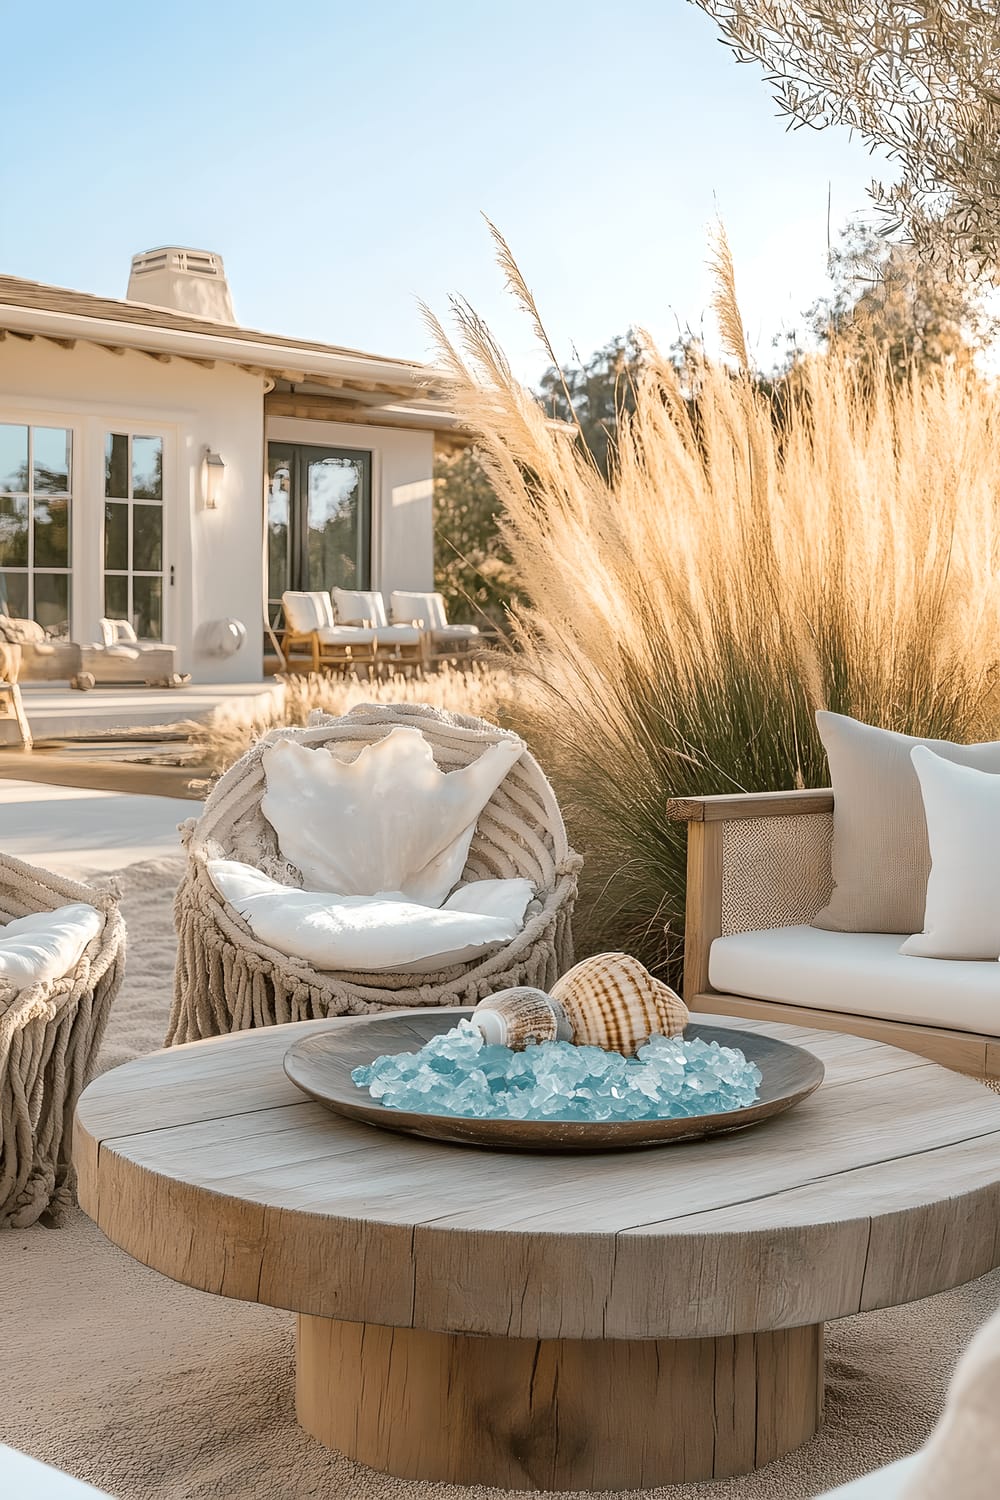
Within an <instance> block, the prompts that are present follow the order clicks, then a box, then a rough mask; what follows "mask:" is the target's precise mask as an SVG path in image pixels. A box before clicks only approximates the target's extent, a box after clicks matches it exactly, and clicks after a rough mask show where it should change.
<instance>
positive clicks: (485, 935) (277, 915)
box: [208, 859, 533, 973]
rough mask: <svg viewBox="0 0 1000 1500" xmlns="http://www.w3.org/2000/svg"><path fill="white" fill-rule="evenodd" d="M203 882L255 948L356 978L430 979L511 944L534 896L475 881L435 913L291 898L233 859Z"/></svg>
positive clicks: (380, 901) (527, 886)
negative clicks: (239, 921)
mask: <svg viewBox="0 0 1000 1500" xmlns="http://www.w3.org/2000/svg"><path fill="white" fill-rule="evenodd" d="M208 874H209V878H210V879H211V881H212V884H213V885H214V886H215V888H216V890H217V891H218V892H219V894H220V896H222V897H224V899H225V900H226V901H228V902H229V904H230V906H233V907H235V909H236V910H237V911H238V912H239V914H240V916H241V917H242V918H243V919H244V921H245V922H246V923H247V924H248V926H249V927H250V930H251V932H252V933H253V934H254V936H255V937H257V938H259V939H260V940H261V942H262V943H267V944H268V946H269V947H271V948H275V949H277V951H278V952H279V953H286V954H288V956H289V957H290V958H298V959H302V960H303V961H304V962H306V963H308V964H310V965H312V967H313V968H315V969H334V970H339V969H347V970H356V971H358V972H360V973H376V972H379V971H381V970H393V971H402V972H410V973H433V972H434V971H435V970H437V969H444V968H447V967H448V965H449V964H458V963H465V962H467V961H468V960H469V959H470V958H478V957H479V955H480V954H482V953H485V952H486V951H487V950H488V949H489V948H493V947H496V946H497V944H499V943H509V942H510V941H511V940H512V939H513V938H515V937H516V936H517V934H518V933H519V932H520V931H521V928H522V927H523V926H524V913H525V911H526V910H527V907H528V903H529V901H530V900H531V898H532V895H533V891H532V886H531V882H530V881H528V880H477V881H474V882H473V883H471V884H469V885H466V886H462V887H461V888H460V889H459V890H457V891H456V892H455V893H454V895H453V896H452V897H451V898H450V899H449V901H447V902H446V904H445V905H444V907H442V908H440V909H436V908H432V907H427V906H418V905H416V904H414V903H413V902H411V901H404V900H402V899H397V900H393V899H392V898H391V897H385V896H381V897H365V896H335V895H333V894H331V893H330V892H329V891H299V890H294V889H293V888H292V887H290V886H287V885H279V884H278V882H277V881H275V880H272V879H271V877H270V876H269V875H264V874H263V873H262V872H261V871H260V870H257V869H255V868H254V867H253V865H245V864H241V863H239V861H237V860H232V859H210V860H209V861H208Z"/></svg>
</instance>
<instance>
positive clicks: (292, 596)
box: [281, 589, 335, 635]
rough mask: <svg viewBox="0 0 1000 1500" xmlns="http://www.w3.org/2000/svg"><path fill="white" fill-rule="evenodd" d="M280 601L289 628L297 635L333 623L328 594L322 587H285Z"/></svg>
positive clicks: (308, 632) (331, 606) (331, 607)
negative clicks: (307, 588)
mask: <svg viewBox="0 0 1000 1500" xmlns="http://www.w3.org/2000/svg"><path fill="white" fill-rule="evenodd" d="M281 602H282V604H283V605H284V607H285V620H286V621H287V623H288V626H289V628H290V629H291V630H293V631H295V632H297V633H298V634H299V635H309V634H310V632H311V631H313V630H320V629H321V628H322V627H323V626H324V625H333V624H334V623H335V621H334V618H333V605H332V603H331V602H330V595H329V594H328V593H326V592H325V590H323V589H313V590H298V589H286V591H285V592H284V593H283V594H282V596H281Z"/></svg>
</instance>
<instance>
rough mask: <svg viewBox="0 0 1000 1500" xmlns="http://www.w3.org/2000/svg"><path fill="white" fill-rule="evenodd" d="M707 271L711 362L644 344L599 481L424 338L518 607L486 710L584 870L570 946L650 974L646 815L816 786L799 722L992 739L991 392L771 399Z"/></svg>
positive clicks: (507, 372)
mask: <svg viewBox="0 0 1000 1500" xmlns="http://www.w3.org/2000/svg"><path fill="white" fill-rule="evenodd" d="M499 243H500V250H501V262H502V264H503V266H504V269H505V270H506V272H507V277H508V281H509V284H510V285H511V287H512V289H513V290H514V292H515V295H516V296H517V297H518V298H519V300H520V301H521V302H522V304H523V305H524V307H525V309H526V311H527V312H528V313H529V315H530V316H531V317H532V318H533V319H534V321H535V325H536V330H537V331H539V332H543V330H542V329H541V325H540V324H539V322H538V315H537V311H536V309H535V306H534V303H533V301H532V299H531V296H530V293H529V292H528V290H527V288H526V287H525V285H524V283H523V281H522V280H521V278H520V275H519V273H518V271H517V268H516V266H515V265H514V264H513V262H512V261H511V260H510V258H509V254H508V252H507V251H506V247H504V246H503V244H502V241H501V242H499ZM716 272H717V277H718V293H717V311H718V313H719V321H720V326H721V327H722V330H723V334H724V338H725V341H726V345H727V348H728V350H729V352H730V354H731V356H732V357H733V364H728V363H712V362H709V361H707V360H704V359H697V360H695V362H694V363H693V365H691V366H690V367H689V368H688V369H687V370H686V371H685V372H683V373H679V372H678V370H677V369H675V368H674V366H673V365H672V364H671V363H670V362H669V361H668V360H667V359H665V358H664V357H663V356H662V355H661V354H660V353H659V352H658V351H657V350H656V348H655V347H653V346H652V345H651V344H649V345H648V347H647V350H646V361H645V367H644V369H643V371H642V372H641V373H640V375H639V376H638V377H637V386H636V391H635V397H636V400H635V412H634V415H632V416H631V417H625V418H624V419H623V421H622V424H621V426H620V429H619V432H618V436H617V443H616V448H615V453H614V459H613V463H612V470H611V474H610V477H609V478H605V476H604V475H603V474H602V473H601V472H600V470H599V469H598V468H597V466H596V465H595V464H594V463H593V462H592V461H591V460H590V459H589V457H588V455H587V453H586V452H585V451H583V449H582V447H581V445H580V444H579V443H577V442H575V441H574V437H573V433H572V432H571V431H570V432H567V431H566V430H559V429H556V428H554V427H553V425H552V424H551V423H549V422H547V420H546V417H545V414H544V413H543V412H542V411H541V410H540V408H539V406H538V405H537V403H536V402H535V400H534V399H533V398H532V396H531V395H530V393H529V392H527V391H526V390H525V389H524V388H523V387H522V386H521V385H520V384H519V383H518V382H517V380H516V379H515V378H514V376H513V374H512V372H511V369H510V366H509V364H508V362H507V360H506V358H505V356H504V354H503V352H502V350H501V349H500V348H499V347H498V346H497V344H496V342H495V341H494V339H493V337H492V336H491V334H490V332H489V330H488V328H487V327H486V326H485V325H484V324H483V322H482V321H481V320H480V319H479V318H478V317H477V315H476V314H475V313H474V311H473V310H472V309H471V308H469V306H468V305H467V304H466V303H464V302H462V301H461V300H456V301H455V302H454V304H453V311H454V313H455V316H456V322H457V333H456V334H455V335H454V336H450V335H448V334H446V332H445V330H444V328H443V327H442V326H441V325H440V324H438V323H435V324H434V327H435V331H436V335H437V338H438V341H439V343H440V348H441V355H442V358H443V360H444V361H445V362H446V364H447V366H448V369H449V371H450V376H451V380H452V384H453V392H454V399H455V401H456V403H457V405H458V408H459V410H460V412H461V415H462V416H463V418H464V419H465V421H466V422H467V423H468V424H469V425H470V426H471V427H472V428H474V429H475V431H476V433H477V435H478V439H479V442H480V444H481V447H482V454H483V461H484V463H485V464H486V467H487V469H488V472H489V474H490V477H491V479H492V482H493V483H494V485H495V486H496V490H497V493H498V495H499V496H500V499H501V501H502V505H503V511H504V520H503V526H504V530H505V534H506V539H507V542H508V544H509V547H510V549H511V553H512V556H513V559H514V563H515V567H516V569H517V572H518V574H519V587H520V588H521V589H522V591H523V593H524V595H525V596H526V597H527V598H528V599H529V600H530V601H531V604H530V607H525V608H523V609H522V610H521V611H520V613H519V614H518V616H517V618H516V620H515V621H514V625H515V631H516V644H517V648H518V650H517V656H516V657H515V659H514V663H515V671H516V673H517V678H516V679H515V680H516V682H517V686H516V691H515V692H514V693H513V695H512V696H511V698H510V700H509V702H508V704H507V712H508V714H509V716H510V719H511V721H512V722H513V723H514V724H515V725H516V726H517V727H518V728H519V729H521V731H522V732H523V733H524V734H525V735H526V736H527V738H528V739H529V741H530V742H531V743H532V745H533V748H534V749H535V751H536V753H537V754H538V755H539V756H540V757H541V759H542V761H543V763H544V764H545V765H546V766H547V768H548V769H549V771H550V773H551V774H552V776H553V778H554V780H555V782H556V785H557V790H558V792H559V794H560V797H561V799H562V802H563V806H564V808H565V810H566V812H567V814H568V821H569V823H570V825H571V831H572V835H573V838H574V840H575V842H576V844H577V846H578V847H579V848H580V849H581V850H582V852H583V853H584V854H585V855H586V859H587V869H586V889H585V892H584V900H583V903H582V906H581V908H580V928H579V932H578V946H579V947H580V948H581V950H582V951H587V950H588V949H594V948H596V947H598V946H605V945H615V946H618V945H620V946H623V947H627V948H631V949H632V950H633V951H636V952H638V953H641V954H642V955H643V957H644V958H645V959H646V960H647V962H650V961H651V962H653V963H656V964H657V965H663V964H664V963H667V962H670V961H672V960H676V956H677V951H678V942H679V938H680V935H681V931H682V922H683V904H684V841H685V832H684V828H683V826H678V825H677V824H674V823H671V822H669V821H668V820H667V818H666V816H665V805H666V802H667V800H668V798H670V797H675V796H687V795H697V794H701V793H716V792H731V791H761V790H778V789H782V788H790V787H796V786H821V785H824V784H826V781H827V769H826V765H825V760H824V756H823V752H822V748H821V746H820V744H819V741H818V738H817V734H816V730H815V725H814V721H813V713H814V710H815V709H816V708H819V707H825V708H831V709H834V710H836V711H838V712H841V713H848V714H852V715H854V716H856V717H858V718H861V719H864V720H866V721H868V722H870V723H874V724H879V725H883V726H886V727H890V728H898V729H903V730H907V731H911V732H915V733H919V734H922V735H932V736H936V737H942V738H949V739H957V740H967V739H973V738H976V737H979V736H984V735H993V734H995V733H996V732H997V718H998V714H997V707H996V696H995V691H994V690H995V686H996V681H997V667H998V660H1000V628H998V627H1000V582H998V572H997V564H998V525H997V500H998V456H1000V455H998V433H1000V402H998V397H997V395H996V393H995V391H994V390H992V389H989V388H987V387H986V386H985V385H984V384H983V383H981V382H980V381H979V380H978V379H977V378H976V376H975V375H974V374H972V373H970V372H969V371H965V370H945V371H943V372H941V371H937V372H935V373H934V374H927V375H922V374H919V373H914V374H913V375H912V378H911V379H910V380H909V381H907V382H905V383H903V384H895V385H894V384H893V383H892V382H891V381H890V380H889V379H888V378H887V379H885V380H884V381H880V380H872V379H871V377H870V376H868V377H865V376H864V375H863V374H861V373H859V372H858V371H856V370H855V369H852V367H851V365H850V364H849V362H848V361H847V360H846V359H844V358H842V357H838V356H836V355H828V356H817V357H815V358H811V359H807V360H805V361H804V362H803V363H802V364H801V365H800V367H799V368H798V369H797V370H796V371H795V372H794V374H793V376H792V377H791V378H790V379H789V380H788V381H787V382H786V383H785V388H784V391H783V397H782V400H781V403H780V407H776V404H775V401H774V399H773V398H772V397H771V396H769V395H768V394H767V393H766V392H765V391H764V390H763V389H762V388H761V385H760V383H759V382H758V381H757V380H756V379H755V378H754V376H753V375H752V373H751V372H750V371H749V370H748V368H747V361H746V355H745V348H744V345H743V333H742V327H741V324H740V320H739V314H738V310H737V306H736V301H735V295H734V293H733V283H732V267H731V263H730V262H729V258H728V250H727V249H726V246H725V242H724V240H723V241H722V243H721V246H720V249H719V252H718V259H717V264H716ZM432 322H433V320H432ZM553 362H554V363H555V361H553Z"/></svg>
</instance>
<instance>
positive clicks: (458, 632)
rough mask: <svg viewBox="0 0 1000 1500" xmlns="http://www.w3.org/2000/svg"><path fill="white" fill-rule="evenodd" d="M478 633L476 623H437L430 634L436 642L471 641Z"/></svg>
mask: <svg viewBox="0 0 1000 1500" xmlns="http://www.w3.org/2000/svg"><path fill="white" fill-rule="evenodd" d="M478 634H479V626H478V625H437V626H435V628H434V629H433V630H432V631H431V635H432V636H433V637H434V639H435V640H436V641H438V642H443V643H445V644H447V643H448V642H449V641H456V642H457V641H471V640H473V639H474V638H475V637H476V636H477V635H478Z"/></svg>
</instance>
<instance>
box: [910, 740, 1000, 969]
mask: <svg viewBox="0 0 1000 1500" xmlns="http://www.w3.org/2000/svg"><path fill="white" fill-rule="evenodd" d="M910 759H911V760H912V762H913V769H914V770H915V771H916V773H917V777H918V779H919V781H920V792H921V796H922V797H923V804H924V817H925V818H926V820H927V841H928V844H929V846H930V851H931V873H930V875H929V876H928V879H927V904H926V907H925V908H924V929H923V931H922V932H917V933H914V934H913V936H912V937H908V938H907V939H906V942H905V943H904V944H903V946H902V947H901V948H900V950H899V951H900V953H906V954H910V955H912V956H914V957H916V958H996V957H997V956H998V955H1000V899H998V897H1000V776H998V775H996V774H995V773H994V772H990V771H977V770H976V769H975V768H974V767H973V766H960V765H955V763H954V762H953V761H949V760H944V759H943V757H942V756H940V755H935V754H934V752H933V750H928V748H927V746H926V745H916V746H914V748H913V749H912V750H911V751H910Z"/></svg>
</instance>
